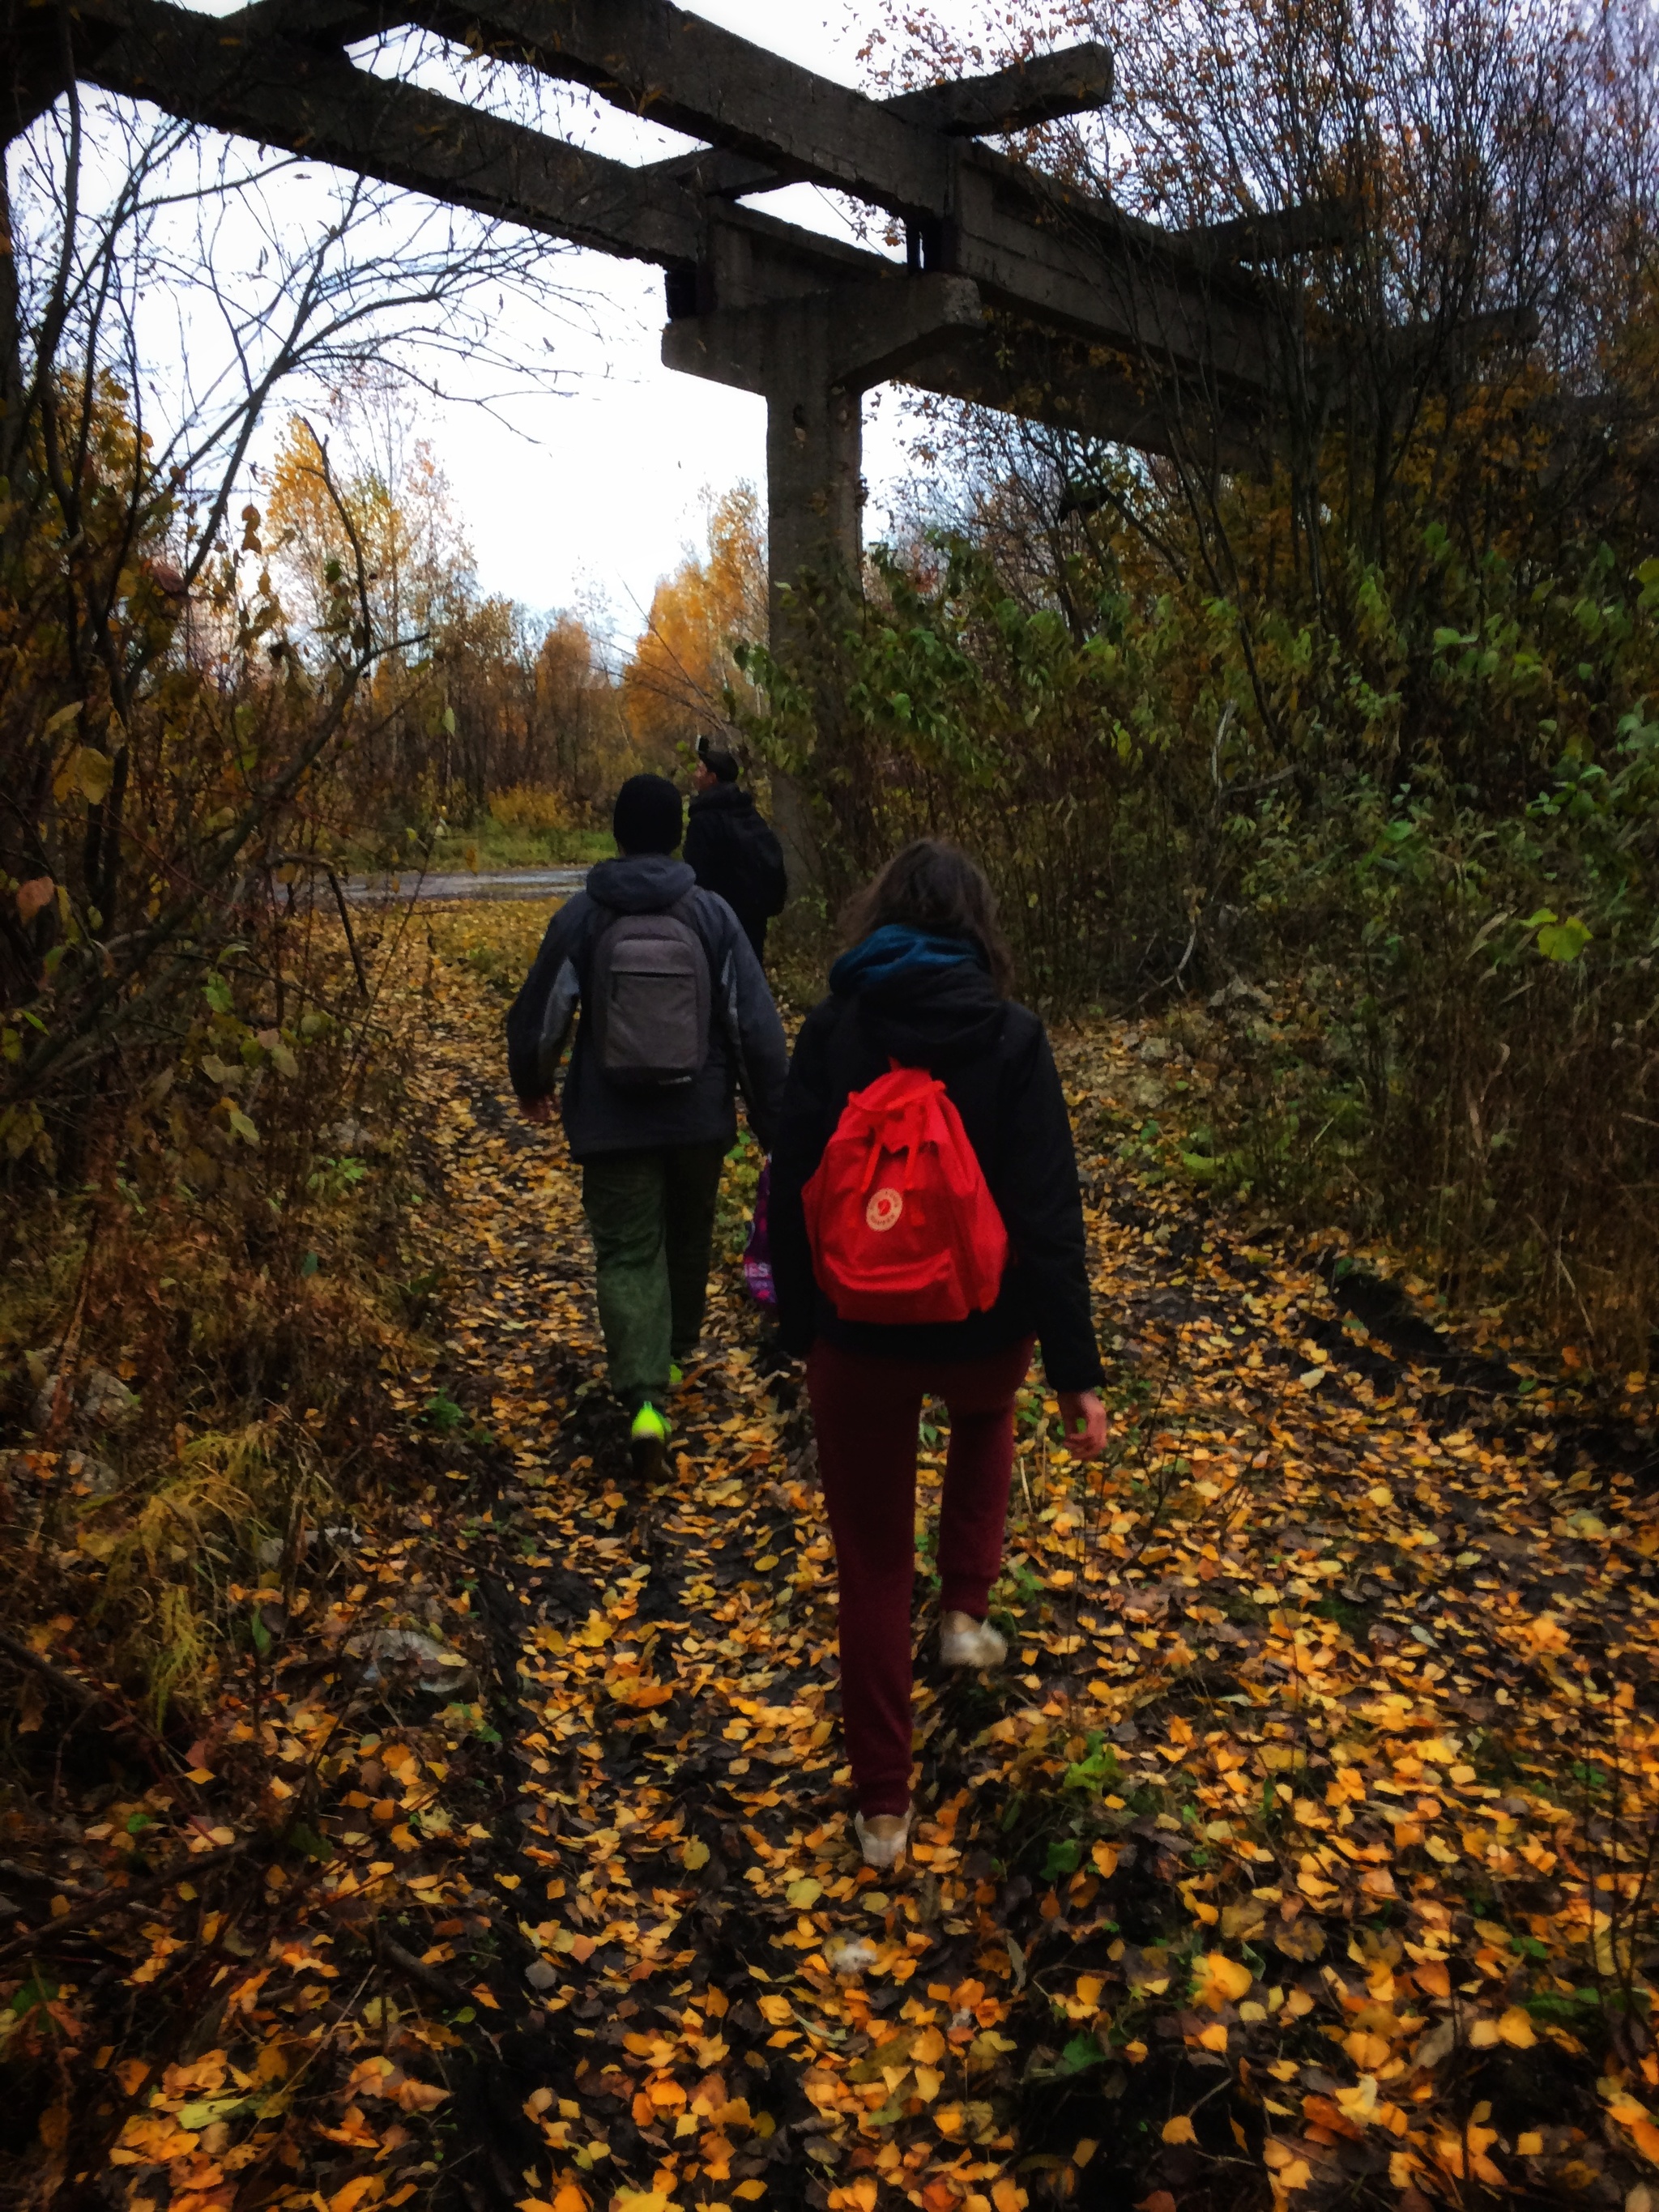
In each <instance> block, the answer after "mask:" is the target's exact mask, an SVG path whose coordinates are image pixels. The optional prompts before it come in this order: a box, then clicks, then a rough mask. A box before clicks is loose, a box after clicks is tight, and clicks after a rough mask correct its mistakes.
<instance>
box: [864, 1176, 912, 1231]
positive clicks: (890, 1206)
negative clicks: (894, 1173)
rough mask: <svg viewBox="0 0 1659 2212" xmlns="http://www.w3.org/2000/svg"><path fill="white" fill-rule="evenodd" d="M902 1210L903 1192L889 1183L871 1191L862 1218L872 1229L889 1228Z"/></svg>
mask: <svg viewBox="0 0 1659 2212" xmlns="http://www.w3.org/2000/svg"><path fill="white" fill-rule="evenodd" d="M903 1211H904V1198H903V1194H902V1192H899V1191H896V1190H895V1189H894V1188H893V1187H892V1185H891V1184H889V1185H888V1186H887V1187H886V1188H885V1189H883V1190H878V1191H872V1193H871V1195H870V1203H869V1205H868V1206H866V1207H865V1209H864V1218H865V1219H866V1221H867V1222H868V1223H869V1225H870V1226H871V1227H872V1229H874V1230H878V1231H880V1230H884V1229H890V1228H891V1227H892V1226H893V1225H894V1223H895V1222H896V1220H897V1219H898V1218H899V1216H900V1214H901V1213H902V1212H903Z"/></svg>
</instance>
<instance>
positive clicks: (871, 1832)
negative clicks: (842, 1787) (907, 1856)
mask: <svg viewBox="0 0 1659 2212" xmlns="http://www.w3.org/2000/svg"><path fill="white" fill-rule="evenodd" d="M853 1832H854V1835H855V1836H856V1837H857V1838H858V1839H859V1848H860V1850H862V1851H863V1853H864V1863H865V1864H866V1866H867V1867H875V1868H877V1869H880V1870H881V1871H885V1870H886V1869H888V1868H889V1867H896V1866H897V1865H898V1864H899V1863H900V1862H901V1860H902V1858H903V1857H904V1847H905V1845H906V1844H908V1842H909V1840H910V1815H909V1814H908V1813H872V1814H871V1815H870V1818H869V1820H868V1821H866V1820H865V1817H864V1815H863V1814H862V1813H854V1815H853Z"/></svg>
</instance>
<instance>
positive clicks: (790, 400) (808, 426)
mask: <svg viewBox="0 0 1659 2212" xmlns="http://www.w3.org/2000/svg"><path fill="white" fill-rule="evenodd" d="M982 326H983V309H982V307H981V302H980V297H979V293H978V290H977V288H976V287H975V285H973V284H971V283H968V282H966V281H965V280H964V279H963V278H961V277H956V276H936V275H927V274H923V275H913V276H902V275H899V274H897V273H896V274H895V276H893V277H892V278H891V279H884V280H882V281H879V282H878V283H863V284H858V285H848V286H847V287H844V288H843V289H840V290H837V291H834V292H819V293H812V294H809V295H806V296H805V297H804V298H800V299H794V300H788V301H778V302H775V303H771V304H768V305H766V306H763V307H739V308H732V309H715V310H714V311H712V312H709V313H703V314H691V315H685V316H682V317H680V318H678V319H676V320H675V321H673V322H671V323H670V324H669V325H668V327H667V329H666V330H665V331H664V333H663V347H662V353H663V359H664V361H665V362H666V363H667V365H668V367H669V368H678V369H684V370H685V371H686V372H687V373H688V374H691V375H693V376H706V377H708V378H710V379H712V380H714V381H715V382H717V383H721V384H734V385H738V386H740V387H741V388H742V389H744V391H748V392H760V393H762V394H763V395H764V397H765V400H766V477H767V535H768V544H769V582H770V586H771V626H772V640H771V641H772V649H773V651H774V652H775V653H777V654H778V655H779V656H780V657H781V658H788V659H795V660H796V661H797V664H798V665H799V666H800V668H801V672H802V674H803V675H804V677H805V678H806V680H807V682H808V684H809V686H810V688H811V691H812V693H813V695H814V696H813V706H814V718H815V720H816V722H817V744H818V745H819V747H820V748H823V747H825V746H829V747H832V748H833V746H834V745H835V744H836V731H837V727H838V726H839V725H840V722H841V719H842V696H841V684H840V681H839V671H837V670H836V666H835V665H834V657H833V654H832V653H831V652H830V651H829V649H828V648H829V647H830V646H831V644H832V641H833V640H834V638H835V637H836V634H837V632H838V630H839V629H840V626H841V619H840V617H838V616H837V612H836V609H835V607H834V605H833V602H834V601H835V600H836V599H837V598H840V599H842V600H843V602H845V601H846V600H848V599H853V598H854V597H856V594H857V592H858V590H859V570H860V556H861V554H862V550H863V531H862V509H863V503H864V487H863V482H862V478H861V474H860V460H861V439H860V404H859V403H860V397H861V395H862V394H863V393H864V392H866V391H867V390H868V389H869V387H870V386H872V384H879V383H881V382H882V381H884V379H886V378H887V377H890V376H894V375H897V374H901V373H902V370H903V369H904V368H905V367H906V366H907V364H908V363H909V362H913V361H915V360H916V359H918V358H920V357H921V356H923V355H926V354H927V353H929V352H931V351H933V350H936V349H938V348H939V346H941V345H943V344H947V343H951V341H952V340H954V339H957V338H959V337H961V336H962V335H963V333H964V332H978V331H980V330H981V329H982ZM825 599H828V600H829V602H831V603H832V604H830V605H824V604H823V602H824V600H825ZM844 611H845V609H844V606H843V610H842V613H843V615H844ZM772 789H773V799H774V805H775V814H776V819H777V828H778V835H779V836H780V837H781V839H782V841H783V846H784V852H785V855H786V857H787V861H788V865H789V879H790V889H791V892H792V895H794V894H797V893H799V891H800V890H806V889H810V888H813V887H817V886H821V885H822V884H823V866H822V863H821V859H820V855H819V854H818V850H817V840H816V839H815V837H814V836H813V834H812V828H811V818H810V816H809V815H808V812H807V809H806V806H805V802H804V800H803V799H802V797H801V795H800V793H799V791H798V790H797V789H796V788H795V787H794V785H793V781H792V780H791V779H790V778H788V777H787V776H782V775H778V774H776V773H775V774H774V775H773V778H772Z"/></svg>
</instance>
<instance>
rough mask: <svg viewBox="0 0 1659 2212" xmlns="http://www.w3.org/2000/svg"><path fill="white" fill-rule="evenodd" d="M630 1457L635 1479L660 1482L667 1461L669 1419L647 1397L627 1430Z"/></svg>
mask: <svg viewBox="0 0 1659 2212" xmlns="http://www.w3.org/2000/svg"><path fill="white" fill-rule="evenodd" d="M628 1452H629V1459H630V1460H631V1462H633V1468H634V1476H635V1480H636V1481H639V1482H660V1481H661V1480H662V1477H663V1470H664V1468H665V1466H666V1465H667V1461H668V1423H667V1420H666V1419H665V1417H664V1415H663V1414H662V1413H659V1411H658V1409H657V1408H656V1407H654V1406H653V1404H652V1403H651V1401H650V1400H649V1399H648V1398H647V1400H646V1401H645V1403H644V1404H643V1405H642V1406H641V1407H640V1410H639V1412H638V1413H635V1416H634V1425H633V1427H632V1428H631V1429H629V1432H628Z"/></svg>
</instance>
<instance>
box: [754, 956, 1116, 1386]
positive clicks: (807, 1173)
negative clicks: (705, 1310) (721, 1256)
mask: <svg viewBox="0 0 1659 2212" xmlns="http://www.w3.org/2000/svg"><path fill="white" fill-rule="evenodd" d="M829 981H830V995H829V997H828V998H827V999H825V1000H823V1002H822V1004H821V1005H819V1006H815V1007H814V1008H813V1010H812V1012H811V1013H810V1014H809V1015H808V1016H807V1018H806V1020H805V1023H804V1024H803V1025H802V1028H801V1032H800V1036H799V1039H798V1041H797V1042H796V1045H795V1053H794V1058H793V1060H792V1062H791V1063H790V1068H789V1081H788V1085H787V1088H786V1090H785V1091H784V1097H783V1116H782V1120H781V1123H780V1125H779V1129H778V1138H777V1143H776V1146H775V1149H774V1152H773V1155H772V1197H771V1222H770V1227H771V1244H772V1272H773V1279H774V1281H775V1284H776V1286H777V1296H778V1318H779V1324H780V1329H781V1336H782V1340H783V1344H784V1346H785V1348H786V1349H787V1350H788V1351H790V1352H797V1353H805V1352H807V1351H809V1350H810V1349H811V1344H812V1340H813V1339H814V1338H815V1337H819V1336H822V1337H826V1338H828V1339H829V1340H830V1341H831V1342H832V1343H835V1344H838V1345H841V1346H844V1347H845V1348H846V1349H847V1350H848V1351H849V1352H874V1353H877V1354H879V1355H883V1356H885V1357H889V1358H898V1359H975V1358H981V1357H983V1356H984V1355H985V1354H986V1353H987V1352H995V1351H1000V1350H1001V1349H1002V1348H1003V1347H1005V1346H1008V1345H1010V1344H1014V1343H1017V1342H1018V1340H1019V1339H1020V1338H1021V1337H1024V1336H1033V1335H1035V1336H1036V1337H1037V1338H1038V1339H1039V1340H1040V1341H1041V1343H1042V1358H1043V1364H1044V1368H1045V1370H1046V1373H1047V1376H1048V1387H1049V1388H1050V1389H1054V1390H1089V1389H1094V1388H1096V1387H1097V1385H1098V1383H1100V1381H1101V1379H1102V1376H1101V1365H1100V1355H1099V1353H1098V1352H1097V1349H1096V1346H1095V1333H1094V1322H1093V1319H1092V1316H1091V1310H1090V1303H1089V1275H1088V1265H1087V1254H1086V1248H1085V1237H1084V1225H1083V1200H1082V1194H1081V1193H1080V1191H1079V1187H1078V1176H1077V1161H1076V1156H1075V1154H1074V1152H1073V1146H1072V1128H1071V1123H1070V1121H1069V1120H1068V1119H1067V1116H1066V1099H1065V1096H1064V1094H1063V1092H1062V1091H1061V1090H1060V1075H1059V1072H1058V1070H1057V1069H1056V1068H1055V1066H1054V1055H1053V1054H1052V1053H1051V1052H1050V1051H1049V1049H1048V1038H1047V1036H1045V1035H1044V1033H1043V1028H1042V1023H1041V1022H1040V1021H1039V1020H1038V1019H1037V1018H1036V1015H1035V1014H1033V1013H1030V1012H1028V1011H1027V1010H1026V1008H1025V1007H1024V1006H1015V1005H1014V1004H1012V1002H1011V1001H1010V1000H1006V999H1002V998H1000V997H999V996H998V994H997V992H996V989H995V987H994V985H993V983H992V981H991V979H990V977H989V975H987V973H986V970H985V969H984V967H983V965H982V964H981V961H980V959H979V957H978V950H977V947H976V946H974V945H971V944H969V941H968V940H966V939H952V938H942V937H939V936H929V935H926V934H924V933H921V932H920V931H916V930H907V929H900V928H897V927H888V928H885V929H882V930H879V931H878V932H877V933H875V935H874V936H872V937H870V938H867V939H866V940H865V941H864V943H863V944H861V945H855V946H854V948H853V950H852V951H851V952H849V953H848V954H847V955H846V956H845V957H843V958H842V959H841V960H839V961H837V963H836V966H835V968H834V969H833V970H832V971H831V975H830V979H829ZM895 1060H896V1061H897V1062H898V1063H899V1064H900V1065H901V1066H906V1067H925V1068H927V1070H928V1072H929V1073H930V1074H933V1075H935V1076H937V1077H938V1078H939V1079H940V1080H941V1081H942V1082H943V1084H944V1085H945V1090H946V1091H947V1092H948V1093H949V1095H950V1097H951V1102H952V1103H953V1104H954V1105H955V1107H956V1109H957V1112H958V1113H959V1114H960V1115H961V1116H962V1121H963V1127H964V1129H965V1130H966V1132H967V1134H968V1138H969V1142H970V1143H971V1144H972V1146H973V1147H974V1151H975V1154H976V1155H977V1157H978V1159H979V1164H980V1166H981V1169H982V1170H984V1175H985V1180H986V1182H987V1184H988V1185H989V1187H990V1191H991V1195H992V1197H993V1198H994V1200H996V1203H997V1206H998V1209H999V1211H1000V1213H1001V1215H1002V1218H1003V1223H1004V1225H1005V1226H1006V1229H1007V1231H1008V1253H1009V1257H1008V1267H1007V1271H1006V1273H1005V1275H1004V1277H1003V1283H1002V1291H1001V1294H1000V1297H998V1299H997V1302H996V1304H994V1306H993V1307H992V1308H991V1309H990V1310H989V1311H988V1312H987V1313H982V1314H970V1315H969V1316H968V1318H967V1320H966V1321H961V1322H936V1323H927V1324H923V1325H916V1324H907V1325H903V1326H890V1325H883V1324H879V1323H876V1322H844V1321H842V1320H840V1319H839V1318H838V1317H837V1316H836V1312H835V1309H834V1308H833V1307H832V1306H831V1305H830V1304H829V1300H828V1299H827V1298H826V1297H824V1295H823V1292H822V1291H820V1290H819V1289H818V1287H817V1283H816V1281H815V1280H814V1278H813V1273H812V1255H811V1247H810V1246H809V1244H808V1243H807V1237H806V1220H805V1212H804V1211H803V1208H802V1204H801V1193H802V1191H803V1189H804V1188H805V1185H806V1184H807V1182H809V1181H810V1179H811V1176H812V1174H813V1171H814V1170H815V1169H816V1168H817V1164H818V1162H819V1160H820V1159H821V1158H822V1157H823V1148H824V1146H826V1145H827V1144H828V1142H829V1137H830V1134H831V1133H832V1132H833V1130H834V1129H835V1127H836V1122H837V1121H839V1120H840V1118H841V1111H842V1107H843V1106H844V1105H845V1104H846V1103H847V1100H848V1097H849V1095H850V1094H851V1093H852V1092H853V1091H862V1090H863V1089H865V1088H866V1085H869V1084H872V1083H873V1082H874V1081H875V1080H876V1079H877V1078H878V1076H881V1075H884V1074H885V1073H887V1070H888V1068H889V1067H890V1066H891V1064H892V1063H893V1062H894V1061H895Z"/></svg>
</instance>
